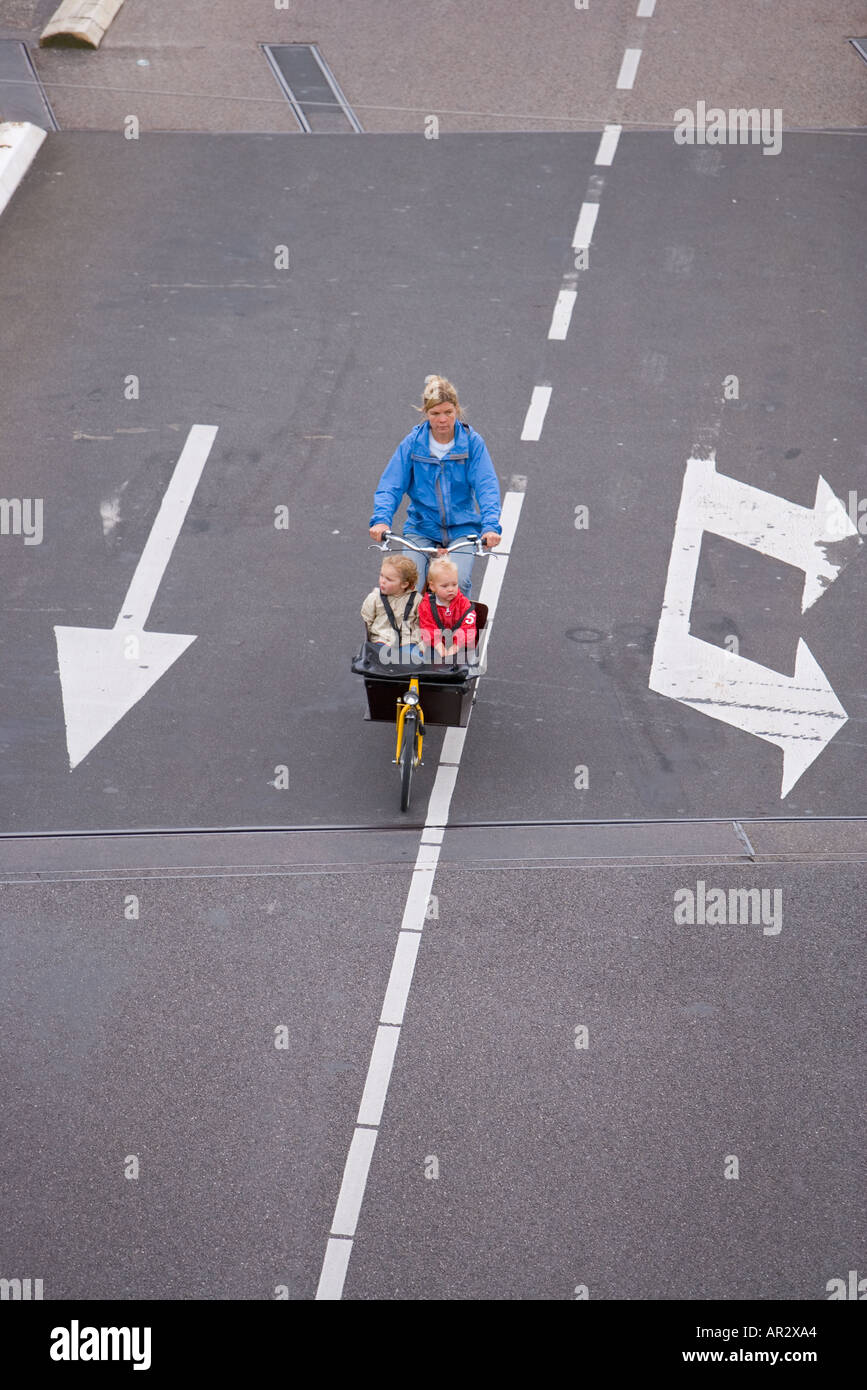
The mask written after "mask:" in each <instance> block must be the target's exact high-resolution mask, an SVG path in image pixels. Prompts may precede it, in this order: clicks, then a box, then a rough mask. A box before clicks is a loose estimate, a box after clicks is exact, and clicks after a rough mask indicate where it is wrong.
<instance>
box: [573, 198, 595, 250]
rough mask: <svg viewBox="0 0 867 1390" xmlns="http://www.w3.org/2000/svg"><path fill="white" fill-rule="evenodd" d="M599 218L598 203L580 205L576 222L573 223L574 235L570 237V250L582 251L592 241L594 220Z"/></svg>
mask: <svg viewBox="0 0 867 1390" xmlns="http://www.w3.org/2000/svg"><path fill="white" fill-rule="evenodd" d="M598 216H599V204H598V203H582V204H581V211H580V212H579V214H578V221H577V222H576V223H575V233H574V235H573V237H572V250H573V251H584V250H586V249H587V247H588V246H589V245H590V242H591V241H592V240H593V228H594V227H595V226H596V218H597V217H598Z"/></svg>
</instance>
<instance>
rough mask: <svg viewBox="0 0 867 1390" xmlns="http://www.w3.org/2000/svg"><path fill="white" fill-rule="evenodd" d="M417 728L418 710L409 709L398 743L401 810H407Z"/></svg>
mask: <svg viewBox="0 0 867 1390" xmlns="http://www.w3.org/2000/svg"><path fill="white" fill-rule="evenodd" d="M417 729H418V712H417V711H416V710H414V709H409V710H407V712H406V715H405V716H404V721H403V741H402V743H401V745H400V757H399V758H398V766H399V768H400V809H401V810H402V811H408V810H409V798H410V794H411V788H412V769H413V763H414V762H415V742H416V732H417Z"/></svg>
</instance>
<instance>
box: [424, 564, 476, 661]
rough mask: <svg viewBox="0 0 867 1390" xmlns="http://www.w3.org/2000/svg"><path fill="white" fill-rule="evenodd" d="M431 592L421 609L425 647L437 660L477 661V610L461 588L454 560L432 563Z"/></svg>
mask: <svg viewBox="0 0 867 1390" xmlns="http://www.w3.org/2000/svg"><path fill="white" fill-rule="evenodd" d="M427 583H428V587H427V592H426V593H425V595H424V597H423V598H422V601H421V603H420V604H419V607H418V621H419V627H420V628H421V637H422V644H423V646H424V647H425V648H427V647H430V648H431V649H432V659H433V660H434V661H444V660H453V659H454V660H457V661H458V662H465V661H471V660H473V658H474V656H475V649H476V609H475V605H474V604H472V603H471V602H470V600H469V599H468V598H467V597H466V595H465V594H462V593H461V591H460V588H459V585H458V567H457V565H456V564H455V562H454V560H448V559H446V558H445V557H441V558H439V559H437V560H432V561H431V563H430V565H429V566H428V572H427Z"/></svg>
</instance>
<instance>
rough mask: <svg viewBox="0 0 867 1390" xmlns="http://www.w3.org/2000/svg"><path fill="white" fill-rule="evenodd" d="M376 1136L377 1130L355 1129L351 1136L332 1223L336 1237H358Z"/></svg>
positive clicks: (332, 1229)
mask: <svg viewBox="0 0 867 1390" xmlns="http://www.w3.org/2000/svg"><path fill="white" fill-rule="evenodd" d="M376 1133H377V1132H376V1130H375V1129H356V1131H355V1133H354V1134H353V1136H352V1143H351V1144H350V1145H349V1153H348V1154H347V1155H346V1167H345V1168H344V1170H343V1182H342V1183H341V1184H340V1196H339V1197H338V1198H337V1206H336V1207H335V1209H334V1220H333V1221H332V1223H331V1234H332V1235H333V1236H354V1235H355V1227H356V1225H357V1224H358V1213H359V1212H360V1210H361V1199H362V1197H363V1196H364V1189H365V1186H366V1184H367V1174H368V1171H369V1169H370V1160H371V1159H372V1158H373V1150H374V1147H375V1145H376Z"/></svg>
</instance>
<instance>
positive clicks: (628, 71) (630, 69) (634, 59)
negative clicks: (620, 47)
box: [617, 48, 641, 91]
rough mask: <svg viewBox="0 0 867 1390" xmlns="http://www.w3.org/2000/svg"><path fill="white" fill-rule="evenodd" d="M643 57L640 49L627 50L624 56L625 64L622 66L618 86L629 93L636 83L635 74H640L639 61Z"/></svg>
mask: <svg viewBox="0 0 867 1390" xmlns="http://www.w3.org/2000/svg"><path fill="white" fill-rule="evenodd" d="M640 57H641V49H640V48H627V50H626V52H625V53H624V55H623V62H622V63H621V64H620V73H619V75H618V78H617V86H618V87H620V88H622V89H624V90H626V91H628V90H629V88H630V87H631V86H632V84H633V82H634V81H635V74H636V73H637V72H638V60H639V58H640Z"/></svg>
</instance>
